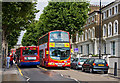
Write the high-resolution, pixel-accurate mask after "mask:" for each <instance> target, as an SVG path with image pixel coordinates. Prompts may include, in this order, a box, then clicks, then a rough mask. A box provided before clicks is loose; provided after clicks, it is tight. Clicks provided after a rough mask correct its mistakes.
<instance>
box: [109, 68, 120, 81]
mask: <svg viewBox="0 0 120 83" xmlns="http://www.w3.org/2000/svg"><path fill="white" fill-rule="evenodd" d="M108 75H109V76H110V77H113V78H117V79H119V80H120V70H117V76H114V69H112V68H110V69H109V71H108Z"/></svg>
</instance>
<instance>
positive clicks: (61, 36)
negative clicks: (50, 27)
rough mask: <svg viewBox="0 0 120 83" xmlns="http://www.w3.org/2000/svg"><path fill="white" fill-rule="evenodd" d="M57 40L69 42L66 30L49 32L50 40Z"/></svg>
mask: <svg viewBox="0 0 120 83" xmlns="http://www.w3.org/2000/svg"><path fill="white" fill-rule="evenodd" d="M57 41H62V42H69V35H68V33H67V32H59V31H55V32H51V33H50V42H57Z"/></svg>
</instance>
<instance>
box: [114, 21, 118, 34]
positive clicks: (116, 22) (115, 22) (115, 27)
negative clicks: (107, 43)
mask: <svg viewBox="0 0 120 83" xmlns="http://www.w3.org/2000/svg"><path fill="white" fill-rule="evenodd" d="M117 33H118V20H115V21H114V34H117Z"/></svg>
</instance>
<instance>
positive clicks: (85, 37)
mask: <svg viewBox="0 0 120 83" xmlns="http://www.w3.org/2000/svg"><path fill="white" fill-rule="evenodd" d="M85 40H87V30H86V31H85Z"/></svg>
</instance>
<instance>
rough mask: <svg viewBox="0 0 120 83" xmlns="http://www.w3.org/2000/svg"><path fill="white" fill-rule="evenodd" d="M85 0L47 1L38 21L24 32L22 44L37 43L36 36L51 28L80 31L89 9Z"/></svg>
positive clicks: (73, 31)
mask: <svg viewBox="0 0 120 83" xmlns="http://www.w3.org/2000/svg"><path fill="white" fill-rule="evenodd" d="M88 6H89V4H88V3H85V2H49V4H48V6H47V7H45V8H44V10H43V14H41V16H40V18H39V22H36V23H35V22H34V23H35V24H34V25H33V24H31V26H30V27H29V29H27V32H26V33H25V34H24V37H23V40H22V45H24V46H29V45H32V44H34V45H37V44H38V38H39V37H41V36H42V35H44V34H46V33H47V32H49V31H52V30H64V31H68V32H69V33H70V34H74V33H75V32H76V31H78V32H82V29H81V27H82V26H83V25H84V24H85V22H86V19H87V17H88V16H87V14H88V11H89V8H88Z"/></svg>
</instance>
